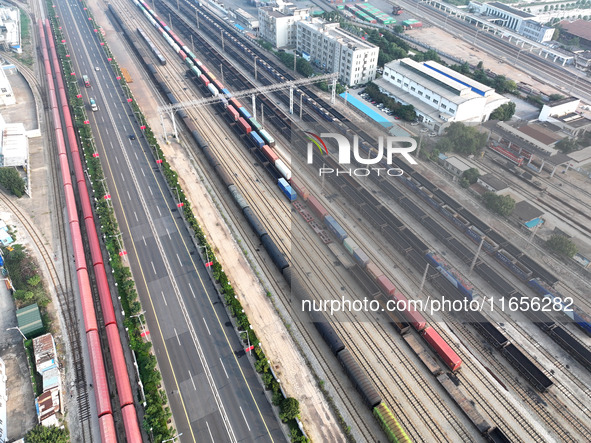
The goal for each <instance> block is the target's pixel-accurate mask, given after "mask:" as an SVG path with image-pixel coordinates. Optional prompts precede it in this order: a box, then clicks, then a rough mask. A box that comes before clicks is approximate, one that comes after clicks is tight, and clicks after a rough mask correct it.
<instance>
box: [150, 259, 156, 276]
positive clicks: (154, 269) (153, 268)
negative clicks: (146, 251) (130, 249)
mask: <svg viewBox="0 0 591 443" xmlns="http://www.w3.org/2000/svg"><path fill="white" fill-rule="evenodd" d="M150 263H152V270H153V271H154V274H156V268H155V267H154V262H153V261H151V262H150Z"/></svg>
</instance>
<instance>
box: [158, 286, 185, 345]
mask: <svg viewBox="0 0 591 443" xmlns="http://www.w3.org/2000/svg"><path fill="white" fill-rule="evenodd" d="M160 293H161V294H162V299H163V300H164V304H165V305H166V306H168V303H166V297H165V296H164V291H160ZM174 333H175V334H176V329H175V330H174ZM178 338H179V337H178V336H177V339H178ZM180 344H181V342H180V341H179V345H180Z"/></svg>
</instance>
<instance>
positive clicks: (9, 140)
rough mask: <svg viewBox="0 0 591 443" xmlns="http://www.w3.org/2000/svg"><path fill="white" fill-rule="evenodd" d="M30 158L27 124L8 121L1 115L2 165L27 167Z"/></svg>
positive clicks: (0, 152)
mask: <svg viewBox="0 0 591 443" xmlns="http://www.w3.org/2000/svg"><path fill="white" fill-rule="evenodd" d="M28 158H29V139H28V138H27V131H26V130H25V125H24V124H22V123H6V121H5V120H4V118H3V117H2V115H0V166H2V167H4V166H22V167H26V166H27V162H28Z"/></svg>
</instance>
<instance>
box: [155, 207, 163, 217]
mask: <svg viewBox="0 0 591 443" xmlns="http://www.w3.org/2000/svg"><path fill="white" fill-rule="evenodd" d="M156 209H158V215H160V216H161V215H162V212H160V208H159V207H158V206H156Z"/></svg>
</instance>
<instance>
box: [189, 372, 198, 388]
mask: <svg viewBox="0 0 591 443" xmlns="http://www.w3.org/2000/svg"><path fill="white" fill-rule="evenodd" d="M189 379H190V380H191V383H192V384H193V389H195V390H197V386H195V382H194V381H193V376H192V375H191V371H189Z"/></svg>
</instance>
